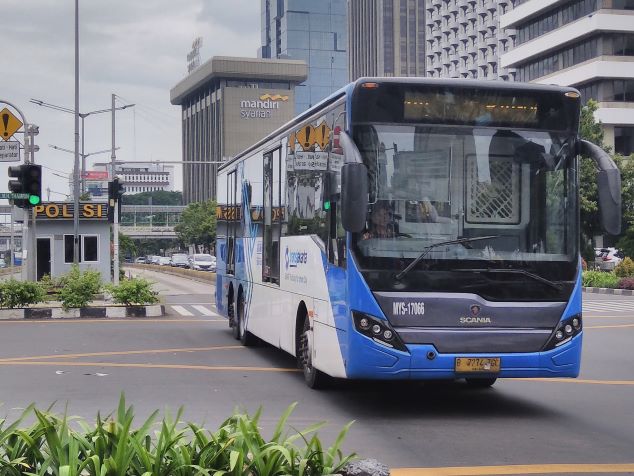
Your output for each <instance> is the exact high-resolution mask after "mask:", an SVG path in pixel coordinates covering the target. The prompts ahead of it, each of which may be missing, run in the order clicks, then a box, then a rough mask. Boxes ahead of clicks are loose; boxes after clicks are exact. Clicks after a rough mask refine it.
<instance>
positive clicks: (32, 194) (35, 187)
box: [9, 164, 42, 208]
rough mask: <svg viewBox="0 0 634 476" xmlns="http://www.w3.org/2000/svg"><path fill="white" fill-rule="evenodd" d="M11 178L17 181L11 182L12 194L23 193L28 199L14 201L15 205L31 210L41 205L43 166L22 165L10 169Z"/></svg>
mask: <svg viewBox="0 0 634 476" xmlns="http://www.w3.org/2000/svg"><path fill="white" fill-rule="evenodd" d="M9 177H12V178H15V179H17V180H9V191H10V192H11V193H22V194H26V195H28V197H27V198H22V199H14V200H13V204H14V205H15V206H17V207H20V208H29V207H34V206H35V205H39V204H40V202H41V201H42V166H41V165H35V164H22V165H17V166H14V167H9Z"/></svg>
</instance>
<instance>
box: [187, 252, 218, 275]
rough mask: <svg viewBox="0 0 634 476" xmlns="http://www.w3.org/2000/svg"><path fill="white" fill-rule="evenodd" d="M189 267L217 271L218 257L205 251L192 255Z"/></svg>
mask: <svg viewBox="0 0 634 476" xmlns="http://www.w3.org/2000/svg"><path fill="white" fill-rule="evenodd" d="M189 267H190V268H191V269H195V270H197V271H216V257H215V256H211V255H208V254H204V253H201V254H194V255H191V257H190V258H189Z"/></svg>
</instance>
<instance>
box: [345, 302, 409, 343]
mask: <svg viewBox="0 0 634 476" xmlns="http://www.w3.org/2000/svg"><path fill="white" fill-rule="evenodd" d="M352 319H353V321H354V327H355V329H356V330H357V331H358V332H359V333H360V334H363V335H364V336H366V337H368V338H370V339H372V340H373V341H374V342H376V343H377V344H381V345H384V346H385V347H390V348H392V349H397V350H401V351H403V352H408V350H407V347H405V344H403V341H401V339H400V338H399V336H398V334H397V333H396V332H395V331H394V329H392V326H390V323H389V322H388V321H386V320H385V319H379V318H377V317H373V316H368V315H367V314H364V313H362V312H358V311H352Z"/></svg>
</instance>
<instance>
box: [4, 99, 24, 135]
mask: <svg viewBox="0 0 634 476" xmlns="http://www.w3.org/2000/svg"><path fill="white" fill-rule="evenodd" d="M20 127H22V121H20V119H18V118H17V117H15V115H14V114H13V113H12V112H11V111H9V110H8V109H7V108H6V107H5V108H4V109H3V110H2V111H0V137H1V138H2V139H3V140H4V141H8V140H9V139H11V137H12V136H13V134H15V133H16V132H18V131H19V130H20Z"/></svg>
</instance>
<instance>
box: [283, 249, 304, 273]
mask: <svg viewBox="0 0 634 476" xmlns="http://www.w3.org/2000/svg"><path fill="white" fill-rule="evenodd" d="M284 258H285V262H286V269H288V268H297V266H298V265H300V264H306V263H308V253H307V252H306V251H289V250H288V246H287V247H286V252H285V253H284Z"/></svg>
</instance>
